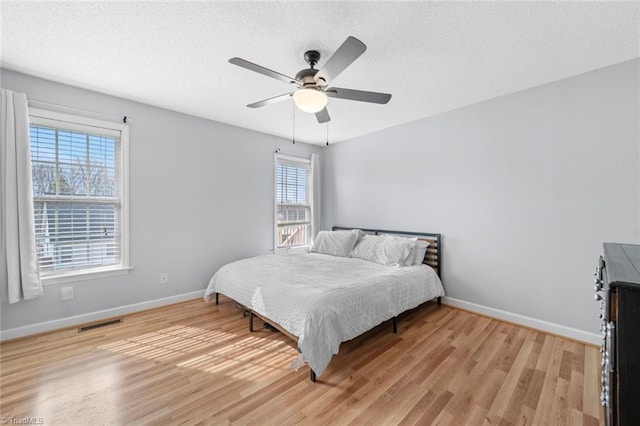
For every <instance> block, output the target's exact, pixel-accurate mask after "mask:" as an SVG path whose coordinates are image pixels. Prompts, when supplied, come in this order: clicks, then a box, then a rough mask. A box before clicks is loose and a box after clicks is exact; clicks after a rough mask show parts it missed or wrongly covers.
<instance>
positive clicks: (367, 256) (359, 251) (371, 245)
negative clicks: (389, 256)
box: [349, 234, 382, 263]
mask: <svg viewBox="0 0 640 426" xmlns="http://www.w3.org/2000/svg"><path fill="white" fill-rule="evenodd" d="M381 241H382V237H379V236H377V235H369V234H365V235H364V236H363V237H362V238H361V239H360V241H358V244H356V246H355V247H354V248H353V250H351V253H349V257H356V258H358V259H364V260H368V261H369V262H376V248H377V247H378V245H379V244H380V242H381ZM376 263H377V262H376Z"/></svg>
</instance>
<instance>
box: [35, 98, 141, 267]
mask: <svg viewBox="0 0 640 426" xmlns="http://www.w3.org/2000/svg"><path fill="white" fill-rule="evenodd" d="M29 136H30V143H31V170H32V179H33V204H34V216H35V228H36V245H37V251H38V262H39V265H40V276H41V277H42V278H43V279H46V278H55V277H58V278H70V277H73V276H79V275H84V274H87V273H104V272H108V271H117V270H123V269H127V268H128V266H129V265H128V244H127V242H128V241H127V240H128V235H127V234H128V232H127V230H128V227H127V225H128V223H127V222H128V211H127V182H126V177H127V167H126V165H127V161H126V160H127V138H128V127H127V126H126V125H123V124H118V123H110V122H104V121H98V120H92V119H88V118H83V117H74V116H69V115H65V114H58V113H53V112H48V111H40V110H34V109H31V110H30V126H29ZM85 278H86V277H85Z"/></svg>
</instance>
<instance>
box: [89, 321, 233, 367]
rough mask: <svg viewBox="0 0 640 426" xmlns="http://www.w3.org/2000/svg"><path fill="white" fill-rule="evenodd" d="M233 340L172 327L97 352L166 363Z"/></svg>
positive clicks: (224, 334) (222, 334)
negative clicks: (105, 351)
mask: <svg viewBox="0 0 640 426" xmlns="http://www.w3.org/2000/svg"><path fill="white" fill-rule="evenodd" d="M234 338H237V336H236V335H234V334H231V333H227V332H223V331H217V330H205V329H200V328H194V327H184V326H174V327H170V328H166V329H163V330H159V331H156V332H153V333H147V334H143V335H140V336H135V337H131V338H128V339H126V340H121V341H118V342H114V343H109V344H106V345H102V346H99V347H98V349H104V350H107V351H110V352H116V353H121V354H124V355H131V356H136V357H140V358H145V359H149V360H155V361H169V360H172V359H176V358H179V357H182V356H184V355H186V354H189V353H193V352H197V351H203V350H206V349H208V348H211V347H213V346H216V345H219V344H220V343H223V342H225V341H228V340H230V339H234Z"/></svg>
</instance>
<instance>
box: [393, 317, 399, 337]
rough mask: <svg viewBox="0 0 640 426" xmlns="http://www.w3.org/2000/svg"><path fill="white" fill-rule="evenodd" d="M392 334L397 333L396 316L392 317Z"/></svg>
mask: <svg viewBox="0 0 640 426" xmlns="http://www.w3.org/2000/svg"><path fill="white" fill-rule="evenodd" d="M393 334H398V317H393Z"/></svg>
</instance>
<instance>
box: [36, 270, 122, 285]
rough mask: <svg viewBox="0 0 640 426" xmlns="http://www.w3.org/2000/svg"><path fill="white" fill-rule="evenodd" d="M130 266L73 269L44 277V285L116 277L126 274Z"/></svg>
mask: <svg viewBox="0 0 640 426" xmlns="http://www.w3.org/2000/svg"><path fill="white" fill-rule="evenodd" d="M132 269H133V267H130V266H110V267H107V268H97V269H93V270H91V271H72V272H63V273H60V274H56V275H53V276H49V277H42V278H41V280H42V284H43V285H50V284H63V283H70V282H75V281H86V280H93V279H98V278H105V277H114V276H118V275H126V274H128V273H129V271H130V270H132Z"/></svg>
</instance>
